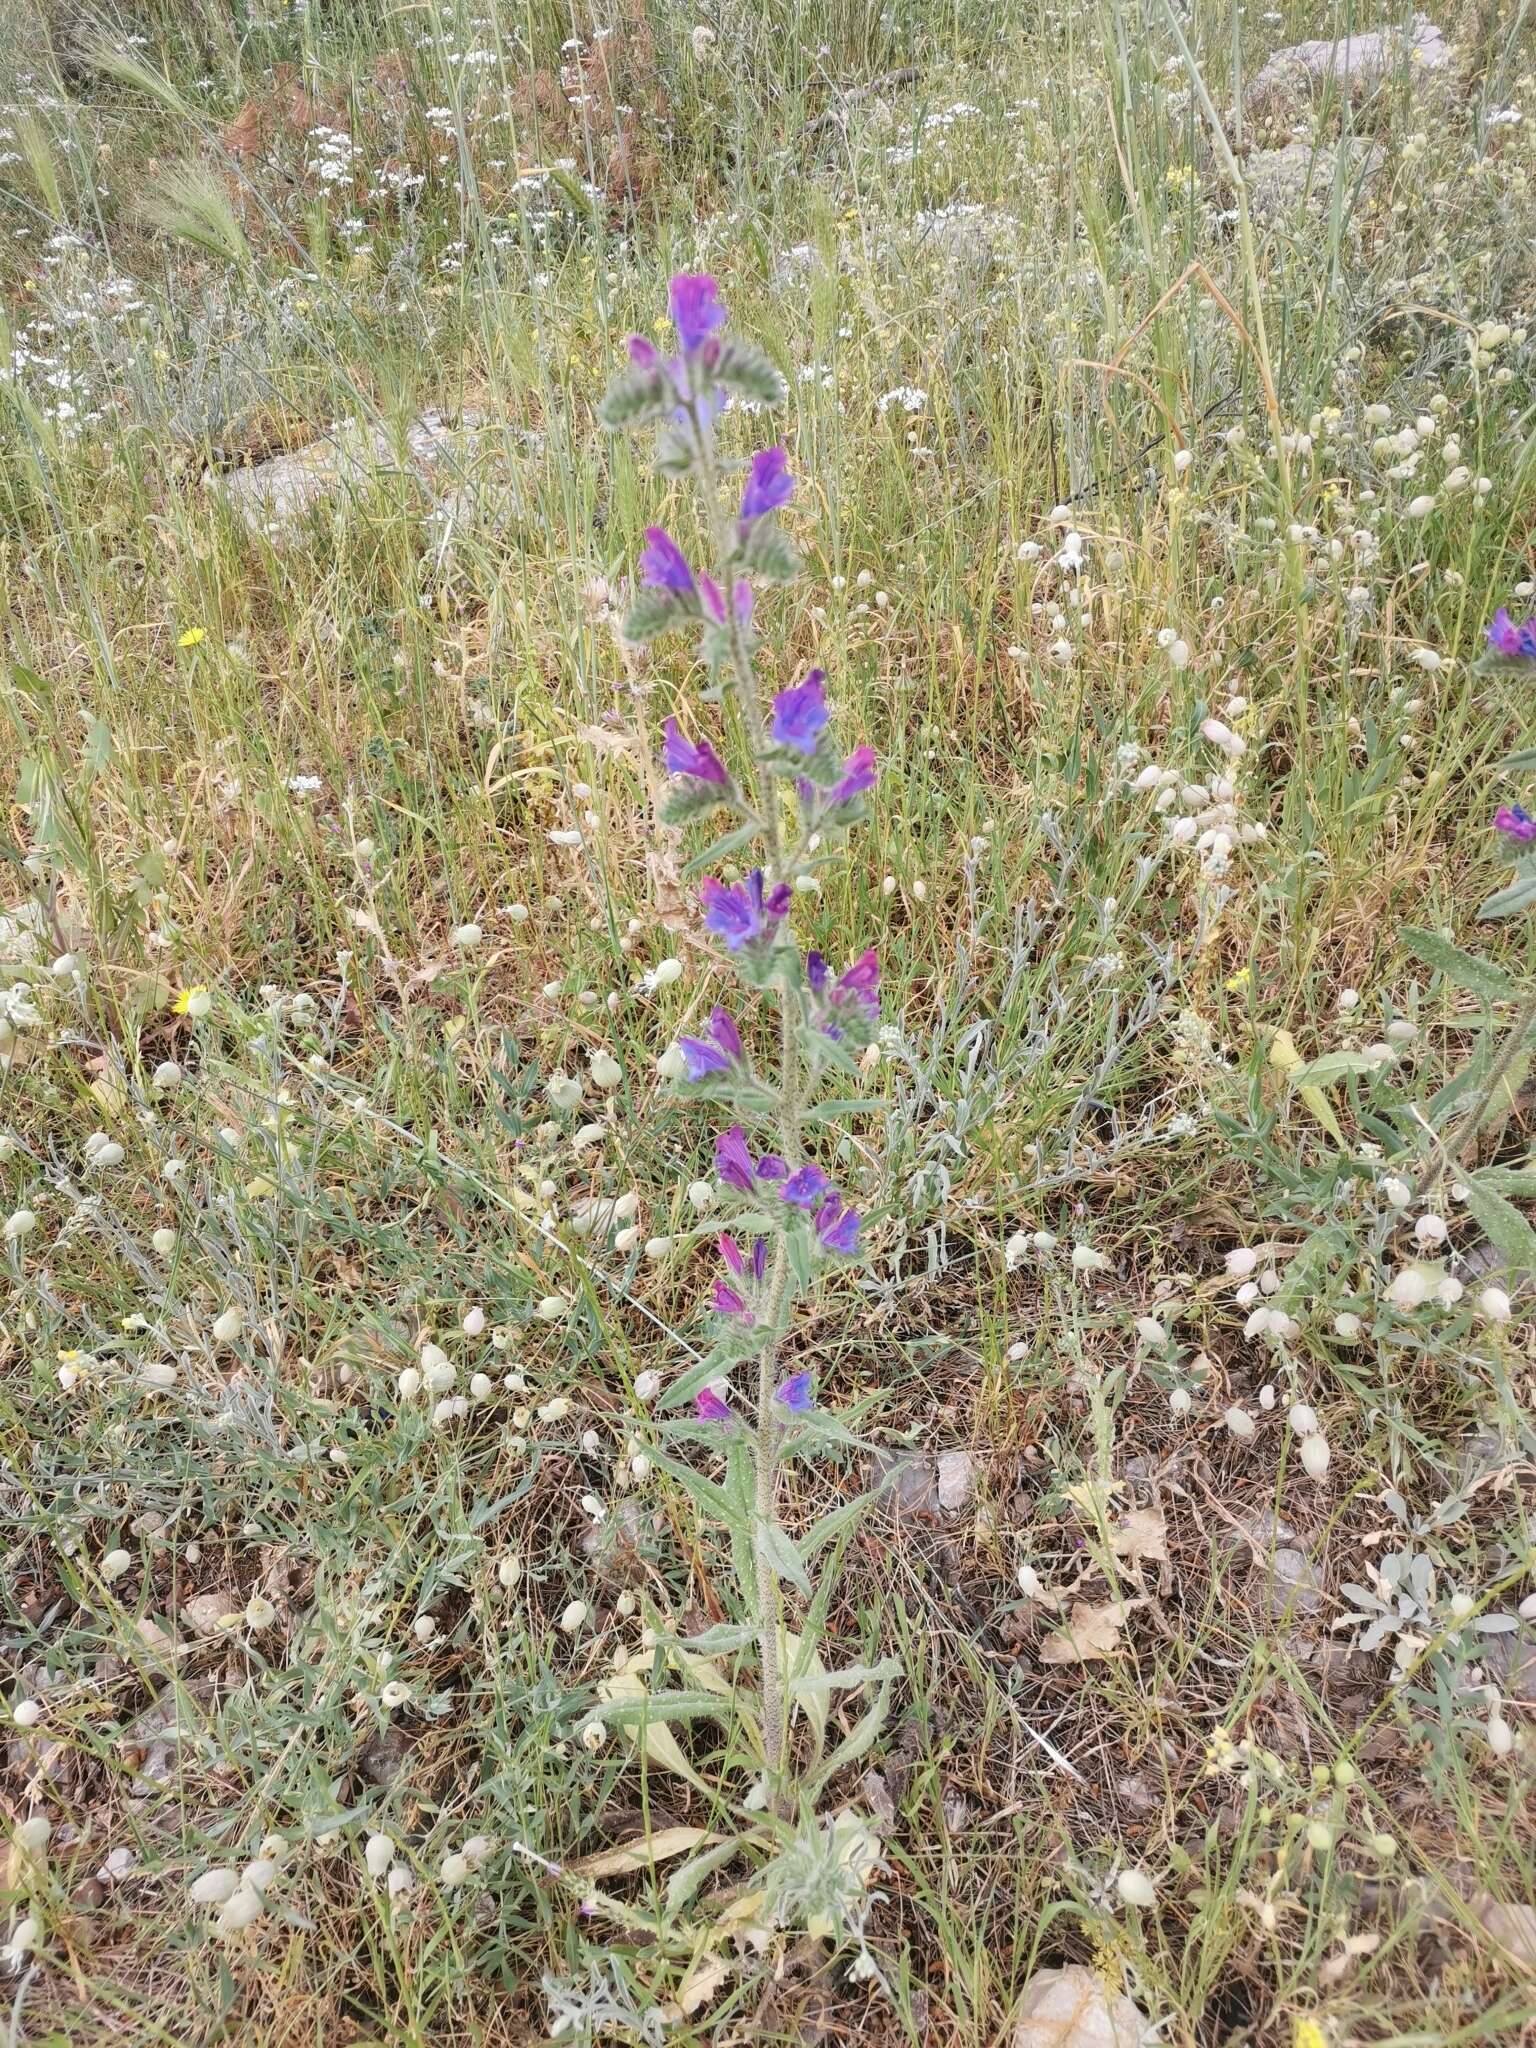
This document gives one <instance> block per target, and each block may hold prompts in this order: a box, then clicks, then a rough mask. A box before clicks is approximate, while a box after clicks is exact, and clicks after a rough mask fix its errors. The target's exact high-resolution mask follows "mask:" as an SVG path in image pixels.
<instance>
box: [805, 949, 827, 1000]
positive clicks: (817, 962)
mask: <svg viewBox="0 0 1536 2048" xmlns="http://www.w3.org/2000/svg"><path fill="white" fill-rule="evenodd" d="M805 978H806V980H807V981H808V982H809V983H810V985H811V993H812V995H817V996H819V995H820V994H821V992H822V990H823V989H824V988H825V987H826V985H827V963H826V961H825V960H823V959H822V957H821V955H820V954H819V953H807V954H806V956H805Z"/></svg>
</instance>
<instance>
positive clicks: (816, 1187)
mask: <svg viewBox="0 0 1536 2048" xmlns="http://www.w3.org/2000/svg"><path fill="white" fill-rule="evenodd" d="M831 1185H832V1183H831V1182H830V1181H829V1180H828V1179H827V1176H826V1175H825V1174H824V1173H823V1172H822V1170H821V1168H820V1167H819V1166H802V1167H801V1168H800V1169H799V1171H798V1172H796V1173H792V1174H791V1175H790V1176H789V1179H788V1180H787V1181H785V1183H784V1185H783V1187H781V1188H780V1189H779V1200H780V1201H781V1202H788V1203H790V1204H791V1205H792V1206H793V1207H794V1208H796V1209H814V1208H815V1206H816V1204H817V1203H818V1202H819V1201H820V1200H821V1198H822V1196H823V1195H824V1194H825V1193H826V1192H827V1190H828V1188H829V1187H830V1186H831Z"/></svg>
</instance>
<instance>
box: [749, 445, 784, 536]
mask: <svg viewBox="0 0 1536 2048" xmlns="http://www.w3.org/2000/svg"><path fill="white" fill-rule="evenodd" d="M794 495H795V480H794V478H793V477H792V476H791V475H790V473H789V457H788V456H787V455H786V454H785V453H784V450H783V449H782V448H760V449H759V450H758V452H757V454H756V455H754V456H753V458H752V468H751V470H750V472H749V474H748V476H747V481H746V487H745V488H744V490H743V491H742V494H741V523H742V525H743V526H750V525H751V523H752V521H753V520H754V519H761V518H762V516H763V514H764V513H765V512H777V511H779V510H780V509H781V508H782V507H783V506H785V505H787V504H788V503H789V501H790V499H791V498H792V497H793V496H794Z"/></svg>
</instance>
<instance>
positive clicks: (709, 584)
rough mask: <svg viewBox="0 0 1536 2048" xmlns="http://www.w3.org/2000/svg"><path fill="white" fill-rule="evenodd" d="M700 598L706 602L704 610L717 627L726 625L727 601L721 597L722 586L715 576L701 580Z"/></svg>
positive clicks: (704, 577) (701, 578)
mask: <svg viewBox="0 0 1536 2048" xmlns="http://www.w3.org/2000/svg"><path fill="white" fill-rule="evenodd" d="M699 596H700V597H701V598H702V599H703V600H704V609H705V611H706V612H708V614H709V616H710V617H711V618H712V619H713V620H714V622H715V624H716V625H717V626H723V625H724V624H725V599H724V598H723V597H722V596H721V595H720V586H719V584H718V583H717V582H716V581H715V579H714V577H713V576H701V577H700V578H699Z"/></svg>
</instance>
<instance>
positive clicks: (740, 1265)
mask: <svg viewBox="0 0 1536 2048" xmlns="http://www.w3.org/2000/svg"><path fill="white" fill-rule="evenodd" d="M716 1243H717V1249H718V1251H719V1253H720V1256H721V1258H722V1259H724V1261H725V1263H726V1264H727V1265H728V1266H729V1267H730V1269H731V1271H732V1272H733V1273H734V1274H735V1275H736V1277H737V1279H738V1280H739V1279H740V1278H741V1276H742V1274H743V1273H745V1272H746V1270H747V1262H746V1260H745V1259H744V1258H743V1257H742V1256H741V1246H740V1245H739V1244H738V1243H737V1242H736V1240H735V1238H734V1237H732V1235H731V1233H730V1232H729V1231H728V1230H722V1231H721V1233H720V1236H719V1238H718V1239H717V1241H716Z"/></svg>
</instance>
